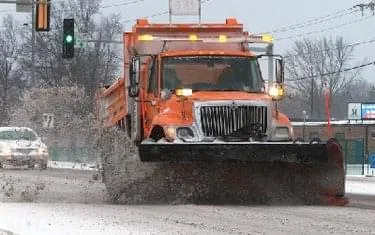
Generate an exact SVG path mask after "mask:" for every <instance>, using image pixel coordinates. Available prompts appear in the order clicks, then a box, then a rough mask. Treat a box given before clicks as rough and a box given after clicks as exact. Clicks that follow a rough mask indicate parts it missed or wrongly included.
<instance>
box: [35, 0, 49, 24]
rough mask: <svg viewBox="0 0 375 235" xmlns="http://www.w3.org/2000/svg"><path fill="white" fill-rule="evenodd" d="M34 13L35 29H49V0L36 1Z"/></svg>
mask: <svg viewBox="0 0 375 235" xmlns="http://www.w3.org/2000/svg"><path fill="white" fill-rule="evenodd" d="M35 13H36V14H35V31H49V30H50V15H51V0H40V1H37V2H36V12H35Z"/></svg>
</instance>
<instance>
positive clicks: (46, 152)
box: [38, 147, 48, 155]
mask: <svg viewBox="0 0 375 235" xmlns="http://www.w3.org/2000/svg"><path fill="white" fill-rule="evenodd" d="M38 154H39V155H47V154H48V149H47V148H43V147H41V148H39V149H38Z"/></svg>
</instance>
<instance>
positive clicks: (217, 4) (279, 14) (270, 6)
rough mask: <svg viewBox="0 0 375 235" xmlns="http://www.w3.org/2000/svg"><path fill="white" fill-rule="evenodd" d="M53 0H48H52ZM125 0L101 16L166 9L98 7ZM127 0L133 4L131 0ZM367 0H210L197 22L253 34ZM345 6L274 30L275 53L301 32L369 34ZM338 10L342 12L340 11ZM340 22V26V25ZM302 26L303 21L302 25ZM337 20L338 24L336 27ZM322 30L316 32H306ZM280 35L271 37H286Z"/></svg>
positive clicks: (159, 1) (152, 4)
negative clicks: (228, 21) (233, 22)
mask: <svg viewBox="0 0 375 235" xmlns="http://www.w3.org/2000/svg"><path fill="white" fill-rule="evenodd" d="M53 1H55V0H52V2H53ZM126 2H130V4H129V5H126V6H113V7H105V8H102V9H101V11H102V13H103V14H104V15H106V14H109V13H111V12H113V13H118V12H119V13H121V15H122V19H123V22H124V27H125V29H130V28H131V23H129V22H128V23H126V22H127V20H133V19H135V18H139V17H143V16H150V15H154V14H157V13H162V12H165V11H166V10H168V0H143V1H142V0H139V1H136V0H102V6H111V5H114V4H122V3H126ZM131 2H133V3H131ZM369 2H370V0H364V1H360V0H314V1H306V0H303V1H301V0H284V1H280V0H262V1H251V0H210V1H207V2H205V3H203V4H202V19H203V22H224V20H225V18H227V17H235V18H237V19H238V20H239V21H240V22H241V23H244V24H245V26H246V29H247V30H248V31H250V32H253V33H259V32H268V31H272V30H274V29H280V28H282V27H284V26H290V25H294V24H298V23H303V22H306V21H307V20H311V19H315V18H319V17H324V16H326V15H328V14H332V13H333V14H334V13H337V12H339V11H341V10H346V9H349V8H350V7H353V6H355V5H357V4H360V3H366V4H367V3H369ZM9 13H10V14H14V15H15V16H16V17H17V18H20V19H21V20H22V19H23V18H24V17H25V15H26V16H27V14H25V13H15V6H14V5H10V4H0V17H1V16H4V15H5V14H9ZM346 13H349V12H348V11H345V12H341V13H340V14H335V15H333V18H334V19H332V20H330V21H326V22H324V23H320V24H313V25H310V26H305V27H302V28H299V29H296V30H289V31H286V32H283V33H274V34H273V35H274V37H275V50H276V53H281V54H283V53H285V51H287V50H288V49H290V48H291V46H292V45H293V42H294V41H295V40H297V39H301V37H293V36H296V35H301V34H304V37H308V38H319V37H322V36H328V37H329V36H332V37H336V36H343V37H344V39H345V40H346V41H348V42H349V43H357V42H363V41H368V40H371V39H374V38H375V30H374V25H375V17H373V16H372V13H370V12H369V10H366V11H365V15H364V16H362V14H361V12H356V13H353V14H347V15H344V14H346ZM340 15H343V16H340ZM175 20H177V21H181V20H190V21H197V20H196V18H181V17H180V18H178V17H175ZM152 21H153V22H167V21H168V14H163V15H159V16H156V17H153V18H152ZM343 24H345V26H342V25H343ZM305 25H306V24H305ZM340 25H341V26H340ZM315 31H322V32H321V33H311V34H309V32H315ZM288 37H293V38H289V39H284V40H277V39H282V38H288ZM374 52H375V42H374V43H370V44H363V45H361V46H358V47H356V48H355V51H354V55H355V58H354V60H353V65H358V64H362V63H363V61H364V60H367V62H370V61H375V55H374ZM374 74H375V66H369V67H367V68H365V69H364V70H363V77H365V78H366V79H367V80H369V81H372V82H375V78H374Z"/></svg>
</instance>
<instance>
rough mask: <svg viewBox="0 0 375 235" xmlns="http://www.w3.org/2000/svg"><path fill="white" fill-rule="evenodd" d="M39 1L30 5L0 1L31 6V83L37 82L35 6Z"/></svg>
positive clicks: (9, 0)
mask: <svg viewBox="0 0 375 235" xmlns="http://www.w3.org/2000/svg"><path fill="white" fill-rule="evenodd" d="M37 1H38V0H30V3H23V2H25V1H23V2H22V1H15V0H8V1H5V0H4V1H3V0H0V4H19V5H31V81H32V82H34V81H35V5H36V3H37Z"/></svg>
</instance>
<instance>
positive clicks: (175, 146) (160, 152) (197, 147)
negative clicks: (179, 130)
mask: <svg viewBox="0 0 375 235" xmlns="http://www.w3.org/2000/svg"><path fill="white" fill-rule="evenodd" d="M139 155H140V158H141V161H146V162H147V161H172V162H196V161H198V162H199V161H214V162H217V161H218V162H220V161H228V160H229V161H242V162H269V163H272V162H286V163H305V164H309V163H328V161H329V154H328V151H327V145H326V144H309V143H300V144H297V143H292V142H267V143H264V142H262V143H244V142H224V143H193V144H188V143H182V144H180V143H163V144H157V143H147V144H141V145H140V146H139Z"/></svg>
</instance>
